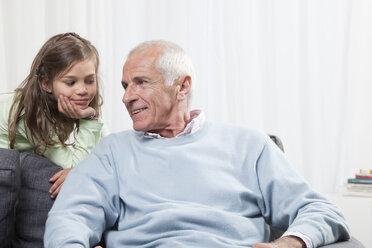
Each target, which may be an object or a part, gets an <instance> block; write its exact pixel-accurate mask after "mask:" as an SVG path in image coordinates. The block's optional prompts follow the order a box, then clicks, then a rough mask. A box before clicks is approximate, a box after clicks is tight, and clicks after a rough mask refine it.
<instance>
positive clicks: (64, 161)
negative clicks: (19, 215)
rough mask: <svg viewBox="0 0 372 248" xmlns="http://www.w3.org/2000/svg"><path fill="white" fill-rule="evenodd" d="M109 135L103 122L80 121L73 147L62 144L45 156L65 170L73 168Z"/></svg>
mask: <svg viewBox="0 0 372 248" xmlns="http://www.w3.org/2000/svg"><path fill="white" fill-rule="evenodd" d="M107 134H108V131H107V128H106V127H105V125H104V124H103V122H102V121H101V120H95V121H90V120H80V127H79V132H78V133H77V135H76V138H75V145H74V146H73V147H68V146H67V147H64V146H62V145H61V144H58V145H55V146H54V147H50V148H48V149H47V151H46V152H45V154H44V156H45V157H47V158H49V159H50V160H52V161H53V162H54V163H56V164H58V165H60V166H62V167H63V168H64V169H66V168H71V167H74V166H75V165H77V164H78V163H79V162H80V161H82V160H83V159H84V158H85V157H86V156H87V155H88V154H89V153H90V152H91V151H92V150H93V148H94V147H95V145H96V144H97V143H98V141H99V140H100V139H101V138H102V137H103V136H105V135H107Z"/></svg>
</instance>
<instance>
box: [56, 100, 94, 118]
mask: <svg viewBox="0 0 372 248" xmlns="http://www.w3.org/2000/svg"><path fill="white" fill-rule="evenodd" d="M58 111H59V112H61V113H62V114H64V115H65V116H67V117H69V118H71V119H82V118H87V117H90V116H93V115H95V114H96V111H95V110H94V108H92V107H89V106H88V107H87V108H85V109H82V108H81V107H79V106H78V105H76V104H75V103H74V102H71V101H70V100H69V99H68V98H67V97H65V96H63V95H59V97H58Z"/></svg>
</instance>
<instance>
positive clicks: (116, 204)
mask: <svg viewBox="0 0 372 248" xmlns="http://www.w3.org/2000/svg"><path fill="white" fill-rule="evenodd" d="M97 148H98V149H97V150H98V151H99V153H100V154H98V153H95V152H92V153H91V154H90V155H88V157H87V158H86V159H85V160H83V161H82V162H81V163H79V165H77V166H76V167H74V168H73V169H72V170H71V172H70V173H69V175H68V177H67V179H66V181H65V183H64V185H63V187H62V189H61V191H60V193H59V195H58V197H57V199H56V201H55V203H54V205H53V207H52V209H51V211H50V212H49V214H48V219H47V222H46V228H45V234H44V245H45V247H48V248H51V247H56V248H57V247H58V248H62V247H92V246H93V245H95V244H97V243H98V242H99V241H100V238H101V235H102V233H103V231H104V230H106V229H108V228H110V227H112V226H114V224H115V223H116V220H117V218H118V216H119V212H120V201H119V187H118V179H117V172H116V169H115V167H114V166H113V164H114V162H113V161H112V159H111V157H110V155H109V154H110V152H106V151H108V150H109V149H108V147H107V146H105V145H102V143H101V144H100V145H99V147H97ZM67 209H68V211H66V210H67Z"/></svg>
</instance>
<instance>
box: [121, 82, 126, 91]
mask: <svg viewBox="0 0 372 248" xmlns="http://www.w3.org/2000/svg"><path fill="white" fill-rule="evenodd" d="M121 85H122V86H123V88H124V90H126V89H127V87H128V84H127V83H124V82H121Z"/></svg>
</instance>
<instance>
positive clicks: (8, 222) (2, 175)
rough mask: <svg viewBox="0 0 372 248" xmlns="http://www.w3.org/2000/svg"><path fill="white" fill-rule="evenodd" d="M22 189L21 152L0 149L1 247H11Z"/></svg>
mask: <svg viewBox="0 0 372 248" xmlns="http://www.w3.org/2000/svg"><path fill="white" fill-rule="evenodd" d="M19 187H20V168H19V152H18V151H17V150H9V149H3V148H0V199H1V200H0V246H1V247H10V244H11V240H12V237H13V234H14V223H15V212H14V210H15V205H16V201H17V195H18V192H19Z"/></svg>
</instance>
